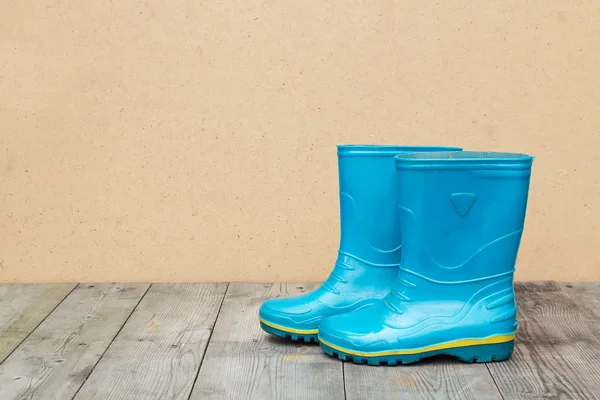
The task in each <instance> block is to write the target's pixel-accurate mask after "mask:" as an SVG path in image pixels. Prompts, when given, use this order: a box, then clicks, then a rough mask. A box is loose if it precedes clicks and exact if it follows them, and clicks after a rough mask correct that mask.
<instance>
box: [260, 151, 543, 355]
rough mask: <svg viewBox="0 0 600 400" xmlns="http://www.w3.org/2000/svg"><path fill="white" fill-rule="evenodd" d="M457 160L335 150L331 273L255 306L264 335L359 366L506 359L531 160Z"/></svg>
mask: <svg viewBox="0 0 600 400" xmlns="http://www.w3.org/2000/svg"><path fill="white" fill-rule="evenodd" d="M460 150H461V149H459V148H447V147H446V148H445V147H402V146H360V145H356V146H339V147H338V162H339V179H340V182H339V184H340V208H341V244H340V250H339V255H338V257H337V261H336V264H335V268H334V269H333V271H332V272H331V275H329V278H328V279H327V280H326V281H325V282H324V283H323V284H322V285H321V286H320V287H319V288H317V289H316V290H314V291H312V292H310V293H306V294H303V295H301V296H296V297H291V298H277V299H271V300H268V301H266V302H265V303H263V305H262V307H261V309H260V323H261V326H262V328H263V329H264V330H265V331H266V332H268V333H270V334H273V335H277V336H280V337H283V338H291V339H292V340H303V341H305V342H309V341H319V342H320V344H321V347H322V349H323V350H324V351H325V352H326V353H328V354H330V355H333V356H337V357H339V358H340V359H342V360H352V361H354V362H356V363H360V364H362V363H365V362H366V363H368V364H371V365H379V364H381V363H387V364H390V365H396V364H408V363H413V362H416V361H419V360H420V359H422V358H425V357H429V356H433V355H437V354H446V355H451V356H455V357H458V358H459V359H461V360H463V361H466V362H489V361H499V360H504V359H507V358H508V357H509V356H510V355H511V354H512V351H513V347H514V337H515V332H516V328H517V320H516V316H517V307H516V302H515V294H514V290H513V275H514V267H515V261H516V257H517V251H518V247H519V242H520V239H521V233H522V231H523V224H524V220H525V208H526V204H527V194H528V190H529V177H530V174H531V164H532V161H533V158H532V157H531V156H528V155H524V154H515V153H494V152H470V151H460Z"/></svg>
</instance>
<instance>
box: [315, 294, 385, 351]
mask: <svg viewBox="0 0 600 400" xmlns="http://www.w3.org/2000/svg"><path fill="white" fill-rule="evenodd" d="M382 328H383V325H382V324H381V323H380V322H379V321H378V318H377V314H376V312H375V306H369V307H365V308H362V309H360V310H356V311H353V312H349V313H346V314H340V315H335V316H332V317H329V318H325V319H324V320H323V321H321V325H320V327H319V340H320V341H321V342H322V343H323V344H325V345H326V346H329V347H332V348H333V349H336V350H340V351H344V352H348V353H349V354H354V353H360V352H376V351H385V350H387V349H388V348H389V346H388V343H387V341H386V340H384V338H383V337H382Z"/></svg>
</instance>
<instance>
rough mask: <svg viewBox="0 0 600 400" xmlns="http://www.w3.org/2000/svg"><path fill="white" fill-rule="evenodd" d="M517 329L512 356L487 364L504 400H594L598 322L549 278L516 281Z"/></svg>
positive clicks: (599, 381)
mask: <svg viewBox="0 0 600 400" xmlns="http://www.w3.org/2000/svg"><path fill="white" fill-rule="evenodd" d="M515 288H516V292H517V304H518V306H519V317H518V319H519V330H518V333H517V338H516V341H515V353H514V354H513V356H512V357H511V358H510V359H509V360H507V361H505V362H500V363H491V364H488V368H489V370H490V372H491V373H492V376H493V377H494V379H495V381H496V383H497V384H498V388H499V389H500V391H501V393H502V395H503V397H504V398H505V399H531V398H556V399H559V398H564V399H594V398H598V397H597V396H598V393H600V341H599V339H598V337H596V336H595V335H594V329H595V328H594V325H596V326H597V323H598V321H597V320H596V321H592V320H591V319H590V311H589V310H587V309H585V308H584V307H582V306H581V305H580V304H578V303H577V302H575V301H574V300H573V298H571V297H570V296H568V295H567V294H566V293H565V292H564V291H563V290H562V289H561V287H560V286H559V285H558V284H557V283H555V282H550V281H545V282H526V283H516V284H515Z"/></svg>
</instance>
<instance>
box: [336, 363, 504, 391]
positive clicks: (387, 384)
mask: <svg viewBox="0 0 600 400" xmlns="http://www.w3.org/2000/svg"><path fill="white" fill-rule="evenodd" d="M344 372H345V377H346V393H347V399H358V400H363V399H373V400H376V399H459V400H462V399H482V400H488V399H489V400H492V399H498V400H500V399H502V397H501V396H500V393H499V392H498V389H497V388H496V385H495V384H494V380H493V379H492V377H491V376H490V373H489V371H488V369H487V368H486V366H485V364H466V363H463V362H461V361H459V360H457V359H453V358H450V357H433V358H431V359H425V360H423V361H420V362H419V363H417V364H412V365H410V366H402V365H399V366H394V367H385V366H381V367H372V366H368V365H356V364H354V363H350V362H347V363H344Z"/></svg>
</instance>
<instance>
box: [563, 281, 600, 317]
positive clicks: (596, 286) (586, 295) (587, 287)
mask: <svg viewBox="0 0 600 400" xmlns="http://www.w3.org/2000/svg"><path fill="white" fill-rule="evenodd" d="M560 287H561V288H562V289H563V291H564V292H565V293H567V294H568V295H569V296H571V297H572V298H573V299H574V300H575V302H576V303H577V304H578V305H580V306H582V307H583V308H587V309H589V310H591V311H592V312H593V313H595V315H596V318H598V319H600V283H598V282H565V283H561V284H560ZM596 324H597V325H600V321H598V320H596Z"/></svg>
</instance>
